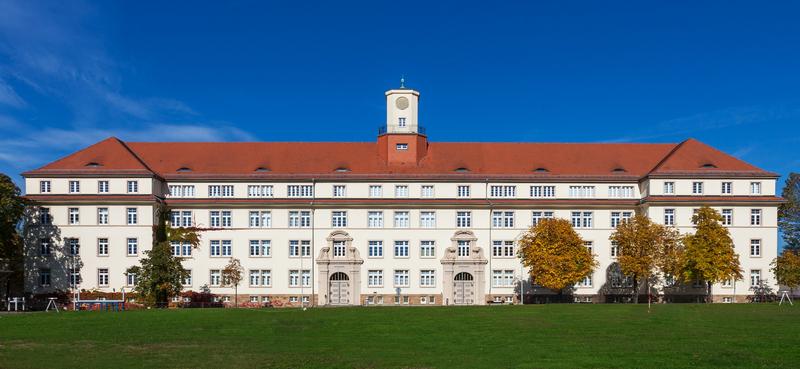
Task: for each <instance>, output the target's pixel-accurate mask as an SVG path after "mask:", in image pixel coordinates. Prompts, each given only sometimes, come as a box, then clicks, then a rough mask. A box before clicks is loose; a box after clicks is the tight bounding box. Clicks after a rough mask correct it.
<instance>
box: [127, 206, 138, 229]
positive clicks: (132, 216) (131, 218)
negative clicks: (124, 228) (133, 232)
mask: <svg viewBox="0 0 800 369" xmlns="http://www.w3.org/2000/svg"><path fill="white" fill-rule="evenodd" d="M127 213H128V224H129V225H133V224H138V223H139V216H138V215H137V213H136V208H128V210H127Z"/></svg>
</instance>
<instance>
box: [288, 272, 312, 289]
mask: <svg viewBox="0 0 800 369" xmlns="http://www.w3.org/2000/svg"><path fill="white" fill-rule="evenodd" d="M301 272H302V275H301ZM301 282H302V284H303V287H310V286H311V270H309V269H303V270H302V271H300V270H297V269H293V270H290V271H289V287H300V283H301Z"/></svg>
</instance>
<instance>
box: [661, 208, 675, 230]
mask: <svg viewBox="0 0 800 369" xmlns="http://www.w3.org/2000/svg"><path fill="white" fill-rule="evenodd" d="M664 225H668V226H671V225H675V209H664Z"/></svg>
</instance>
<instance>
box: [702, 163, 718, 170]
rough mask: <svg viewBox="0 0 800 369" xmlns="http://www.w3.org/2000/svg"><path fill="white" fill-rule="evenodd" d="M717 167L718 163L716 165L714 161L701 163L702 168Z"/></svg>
mask: <svg viewBox="0 0 800 369" xmlns="http://www.w3.org/2000/svg"><path fill="white" fill-rule="evenodd" d="M716 167H717V166H716V165H714V164H713V163H705V164H703V165H701V166H700V168H703V169H714V168H716Z"/></svg>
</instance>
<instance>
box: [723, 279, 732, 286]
mask: <svg viewBox="0 0 800 369" xmlns="http://www.w3.org/2000/svg"><path fill="white" fill-rule="evenodd" d="M722 287H733V279H731V278H728V279H726V280H724V281H722Z"/></svg>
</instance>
